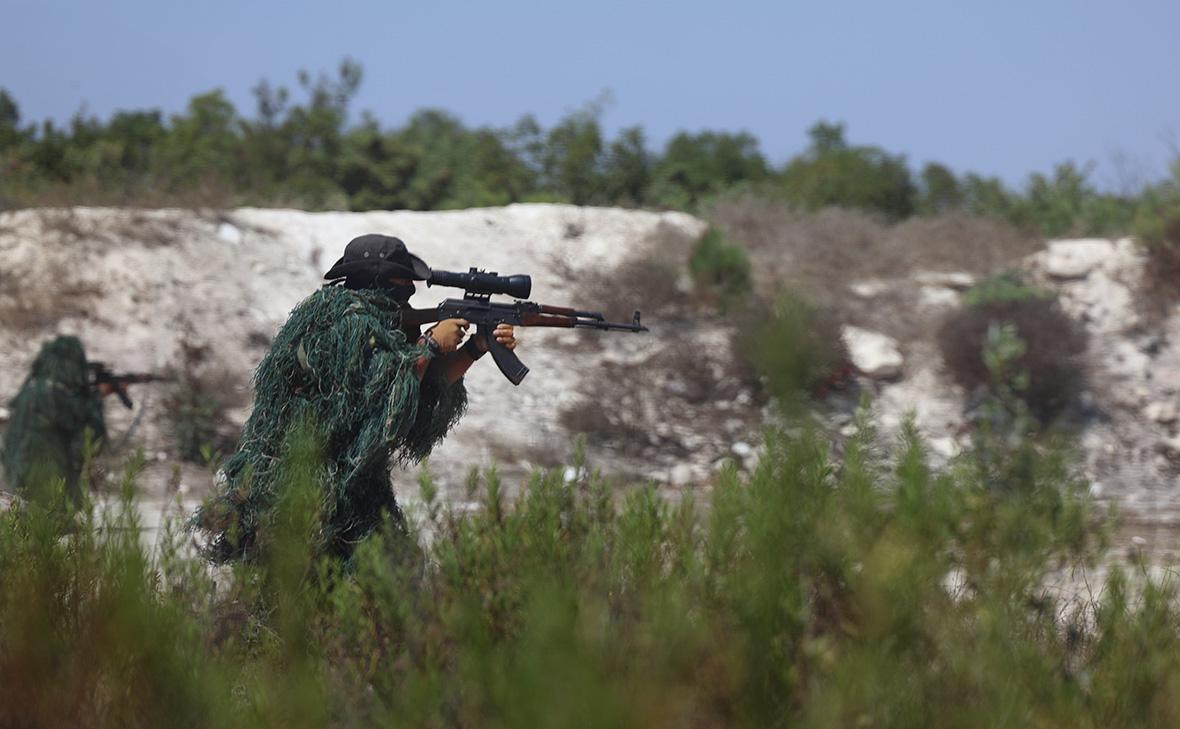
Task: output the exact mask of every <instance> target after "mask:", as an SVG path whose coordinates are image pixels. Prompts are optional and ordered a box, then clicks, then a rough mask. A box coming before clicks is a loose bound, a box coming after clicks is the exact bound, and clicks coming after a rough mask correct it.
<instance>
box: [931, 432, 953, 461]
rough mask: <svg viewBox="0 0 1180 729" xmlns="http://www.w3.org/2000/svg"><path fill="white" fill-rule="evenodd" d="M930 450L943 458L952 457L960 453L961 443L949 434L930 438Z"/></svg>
mask: <svg viewBox="0 0 1180 729" xmlns="http://www.w3.org/2000/svg"><path fill="white" fill-rule="evenodd" d="M928 442H929V444H930V450H931V451H932V452H933V453H935V454H937V455H939V456H942V457H943V458H946V459H950V458H954V457H955V456H957V455H959V443H958V441H956V440H955V439H954V438H953V437H951V436H949V435H945V436H942V437H940V438H930V439H929V440H928Z"/></svg>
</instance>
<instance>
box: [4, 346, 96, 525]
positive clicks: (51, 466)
mask: <svg viewBox="0 0 1180 729" xmlns="http://www.w3.org/2000/svg"><path fill="white" fill-rule="evenodd" d="M10 409H11V411H12V418H11V420H10V421H9V424H8V430H7V432H6V433H5V436H4V453H3V456H2V460H3V463H4V474H5V478H6V479H7V481H8V485H9V487H10V488H13V489H16V490H20V491H24V492H25V493H26V494H29V492H30V491H31V492H32V494H30V495H34V496H36V495H39V492H41V491H42V490H44V489H47V488H50V487H51V486H52V484H53V483H54V482H55V481H57V480H59V479H64V481H65V485H66V492H67V493H68V494H69V495H70V497H71V498H73V499H74V501H75V503H77V502H78V501H80V499H81V492H80V490H79V480H80V478H81V475H82V468H83V467H84V466H85V461H86V442H87V438H90V439H91V442H92V443H93V444H94V446H95V447H97V445H98V444H99V443H100V442H101V441H102V440H104V439H105V438H106V425H105V423H104V422H103V417H102V397H101V396H100V395H99V393H98V392H97V391H96V389H95V388H94V386H93V385H91V383H90V371H89V368H88V366H87V363H86V352H85V350H84V349H83V348H82V343H81V342H79V341H78V339H77V338H76V337H57V338H55V339H53V340H51V341H49V342H46V343H45V344H44V345H43V346H42V347H41V352H40V353H39V354H38V355H37V358H36V359H35V360H33V369H32V371H31V372H30V373H29V377H28V379H26V380H25V383H24V385H22V386H21V389H20V392H18V393H17V395H16V397H15V398H13V400H12V403H11V404H10Z"/></svg>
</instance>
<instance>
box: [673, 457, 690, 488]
mask: <svg viewBox="0 0 1180 729" xmlns="http://www.w3.org/2000/svg"><path fill="white" fill-rule="evenodd" d="M668 480H669V481H671V482H672V485H673V486H687V485H689V484H690V483H692V481H693V472H692V466H690V465H688V464H687V463H678V464H676V465H675V466H673V467H672V470H671V471H670V472H669V473H668Z"/></svg>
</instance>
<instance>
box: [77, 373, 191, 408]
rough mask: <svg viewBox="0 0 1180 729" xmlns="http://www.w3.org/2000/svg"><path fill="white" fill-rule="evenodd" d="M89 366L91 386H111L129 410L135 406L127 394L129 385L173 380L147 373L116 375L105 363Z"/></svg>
mask: <svg viewBox="0 0 1180 729" xmlns="http://www.w3.org/2000/svg"><path fill="white" fill-rule="evenodd" d="M87 364H88V366H89V367H90V384H91V385H93V386H95V387H98V386H99V385H110V387H111V391H112V392H114V393H115V395H117V396H118V397H119V402H121V403H123V407H125V408H127V409H128V410H130V409H131V406H132V405H133V403H132V402H131V396H130V395H128V394H127V386H128V385H142V384H143V383H145V382H168V381H170V380H171V379H172V378H171V377H166V376H164V375H154V374H151V373H146V372H128V373H126V374H121V375H116V374H115V373H114V372H112V371H111V369H110V368H109V367H107V366H106V364H105V363H103V362H89V363H87Z"/></svg>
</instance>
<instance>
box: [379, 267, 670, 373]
mask: <svg viewBox="0 0 1180 729" xmlns="http://www.w3.org/2000/svg"><path fill="white" fill-rule="evenodd" d="M426 285H427V286H452V287H455V288H462V289H465V290H464V292H463V298H462V299H447V300H446V301H443V302H442V303H441V304H439V305H438V306H437V307H435V308H433V309H407V310H404V311H403V312H402V326H421V325H422V324H429V323H431V322H437V321H442V320H443V319H466V320H467V321H469V322H471V323H472V324H474V325H475V334H474V335H473V336H476V337H483V338H484V343H485V344H487V348H488V351H490V352H491V353H492V359H494V360H495V361H496V366H497V367H499V368H500V372H501V373H503V374H504V376H505V377H507V378H508V381H509V382H511V383H512V384H513V385H519V384H520V383H521V381H522V380H524V377H525V375H527V374H528V373H529V368H528V367H526V366H525V364H524V362H521V361H520V358H519V357H517V356H516V354H515V353H514V352H513V351H512V350H510V349H508V348H507V347H505V346H504V345H503V344H500V343H499V342H497V341H496V339H495V337H493V336H492V332H493V331H494V330H495V329H496V326H497V325H498V324H511V325H512V326H516V327H563V328H581V329H598V330H601V331H626V332H646V331H648V328H647V327H645V326H643V325H642V324H640V323H639V312H638V311H636V312H635V314H634V316H633V317H632V319H631V321H630V322H629V323H619V322H609V321H607V320H606V317H605V316H603V315H602V314H601V313H600V312H597V311H579V310H577V309H572V308H569V307H564V306H549V305H548V304H538V303H535V302H532V301H524V300H523V299H527V298H528V297H529V294H530V293H531V292H532V288H533V280H532V278H531V277H529V276H520V275H517V276H500V275H498V274H497V273H496V272H495V271H491V272H487V271H483V270H481V269H476V268H472V269H471V270H470V271H468V272H467V273H456V272H452V271H431V275H430V278H428V279H427V280H426ZM493 294H507V295H510V296H513V297H516V298H517V300H516V301H514V302H512V303H511V304H507V303H501V302H496V301H492V300H491V297H492V295H493Z"/></svg>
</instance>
